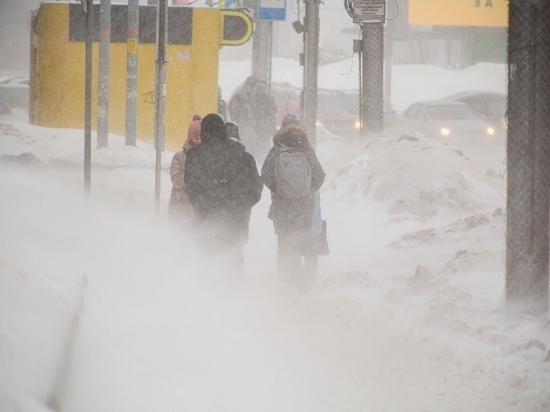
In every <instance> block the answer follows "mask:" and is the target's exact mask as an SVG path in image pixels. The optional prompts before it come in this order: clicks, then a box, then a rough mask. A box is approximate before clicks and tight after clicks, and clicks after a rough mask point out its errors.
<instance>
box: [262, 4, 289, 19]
mask: <svg viewBox="0 0 550 412" xmlns="http://www.w3.org/2000/svg"><path fill="white" fill-rule="evenodd" d="M258 20H286V0H259V1H258Z"/></svg>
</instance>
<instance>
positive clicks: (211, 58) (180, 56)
mask: <svg viewBox="0 0 550 412" xmlns="http://www.w3.org/2000/svg"><path fill="white" fill-rule="evenodd" d="M193 13H194V15H193V44H192V45H173V44H170V45H168V47H167V60H168V64H167V66H166V76H167V96H166V129H165V130H166V134H165V137H166V148H167V149H169V150H171V151H176V150H179V149H180V148H181V146H182V145H183V142H184V140H185V138H186V135H187V128H188V126H189V123H190V122H191V119H192V116H193V114H195V113H198V114H200V115H201V116H203V117H204V116H205V115H206V114H208V113H212V112H215V111H216V108H217V94H218V58H219V47H220V46H219V44H220V20H219V19H220V12H219V10H218V9H199V8H195V9H193ZM39 19H40V37H39V40H38V41H39V43H38V44H39V46H38V54H37V56H38V59H37V60H38V62H37V69H36V75H37V76H36V77H37V79H38V80H37V87H36V89H37V99H36V100H37V106H36V107H37V117H36V121H37V124H40V125H43V126H50V127H67V128H76V129H81V128H84V103H85V102H84V97H85V96H84V92H85V90H84V87H85V65H86V61H85V48H86V43H85V42H83V41H80V42H76V41H72V42H69V5H68V4H61V3H42V5H41V9H40V17H39ZM98 51H99V44H98V43H97V42H94V44H93V61H92V76H93V79H92V128H93V129H94V130H95V129H96V128H97V119H96V113H97V94H98V92H97V74H98V73H97V72H98ZM110 57H111V60H110V86H109V132H110V133H115V134H118V135H121V136H124V135H125V128H126V121H125V118H126V75H127V68H126V59H127V44H126V43H111V55H110ZM155 60H156V46H155V44H139V47H138V91H137V93H138V102H137V110H138V112H137V122H138V124H137V135H138V139H139V140H144V141H148V142H151V143H152V142H153V141H154V125H155V78H156V63H155Z"/></svg>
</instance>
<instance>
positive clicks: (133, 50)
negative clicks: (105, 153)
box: [126, 0, 139, 146]
mask: <svg viewBox="0 0 550 412" xmlns="http://www.w3.org/2000/svg"><path fill="white" fill-rule="evenodd" d="M138 45H139V0H129V1H128V47H127V53H126V55H127V57H126V72H127V73H126V145H127V146H135V145H136V141H137V75H138V54H137V51H138Z"/></svg>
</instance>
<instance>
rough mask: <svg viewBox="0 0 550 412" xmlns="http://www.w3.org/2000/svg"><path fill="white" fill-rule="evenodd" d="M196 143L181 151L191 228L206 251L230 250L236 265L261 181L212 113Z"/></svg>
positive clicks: (253, 163) (251, 161)
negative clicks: (191, 213) (191, 219)
mask: <svg viewBox="0 0 550 412" xmlns="http://www.w3.org/2000/svg"><path fill="white" fill-rule="evenodd" d="M200 136H201V143H200V144H199V145H198V146H196V147H193V148H192V149H190V150H189V152H188V153H187V161H186V163H185V186H186V188H187V195H188V197H189V201H190V202H191V205H192V206H193V210H194V212H195V214H194V219H195V227H196V229H197V234H198V235H199V240H200V242H201V245H202V246H203V248H204V249H205V250H206V251H207V252H222V251H227V250H230V249H232V250H234V251H235V252H236V254H237V255H238V256H239V259H240V260H241V261H242V248H243V244H244V243H245V242H246V241H247V239H248V222H249V219H250V210H251V208H252V207H253V206H254V205H255V204H256V203H258V202H259V201H260V198H261V194H262V187H263V186H262V183H261V180H260V176H259V173H258V168H257V166H256V161H255V160H254V158H253V157H252V156H251V155H250V154H249V153H247V152H246V151H245V150H244V147H243V146H242V145H241V144H240V143H237V142H234V141H232V140H230V139H229V138H228V137H227V132H226V126H225V122H224V121H223V119H222V118H221V117H220V116H219V115H218V114H216V113H211V114H208V115H206V116H205V117H204V118H203V120H202V123H201V133H200Z"/></svg>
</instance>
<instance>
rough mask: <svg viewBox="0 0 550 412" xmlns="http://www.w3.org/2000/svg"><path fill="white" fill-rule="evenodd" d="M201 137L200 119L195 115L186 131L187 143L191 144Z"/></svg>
mask: <svg viewBox="0 0 550 412" xmlns="http://www.w3.org/2000/svg"><path fill="white" fill-rule="evenodd" d="M200 135H201V117H200V115H198V114H196V115H194V116H193V121H192V122H191V124H190V125H189V129H188V130H187V141H188V142H191V141H193V140H195V139H196V138H197V137H200Z"/></svg>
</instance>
